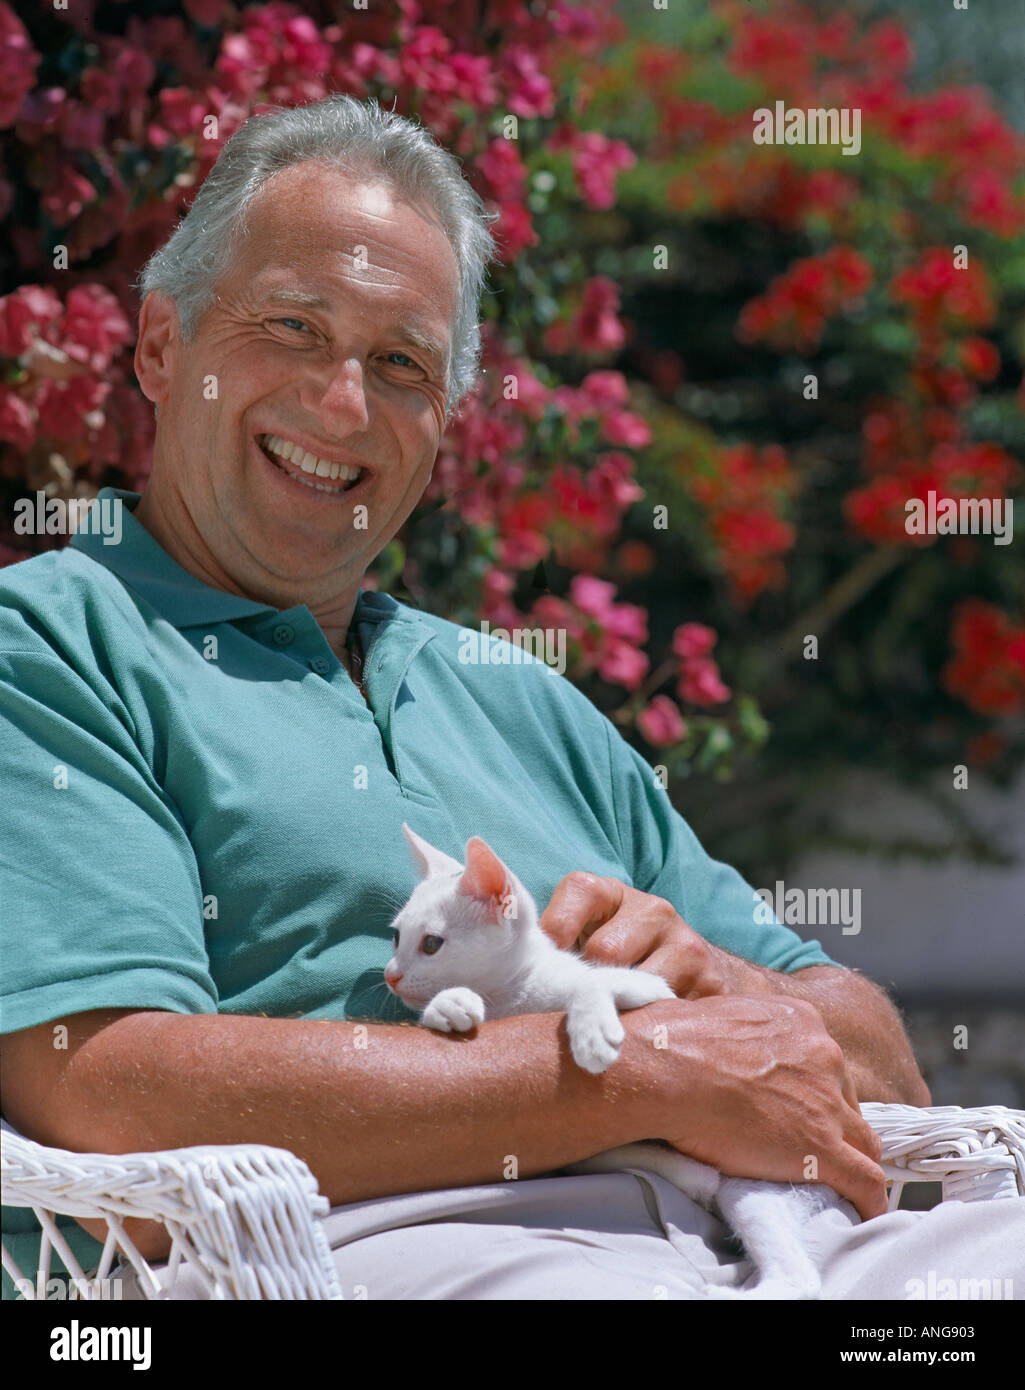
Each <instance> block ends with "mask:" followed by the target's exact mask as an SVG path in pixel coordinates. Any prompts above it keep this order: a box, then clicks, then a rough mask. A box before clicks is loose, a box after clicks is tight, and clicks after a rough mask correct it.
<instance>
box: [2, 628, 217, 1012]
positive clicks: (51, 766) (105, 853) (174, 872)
mask: <svg viewBox="0 0 1025 1390" xmlns="http://www.w3.org/2000/svg"><path fill="white" fill-rule="evenodd" d="M0 964H2V969H3V985H2V989H3V994H2V996H0V1031H2V1032H4V1033H10V1032H17V1031H19V1030H21V1029H24V1028H30V1027H33V1026H34V1025H36V1024H38V1023H45V1022H47V1021H49V1020H50V1019H53V1018H60V1017H61V1016H62V1015H66V1014H69V1013H80V1012H82V1011H83V1010H86V1009H97V1008H140V1009H147V1008H149V1009H167V1010H172V1011H175V1012H178V1013H216V1012H217V1005H218V999H217V990H216V987H215V985H214V982H213V980H212V978H211V976H210V969H209V960H208V957H207V952H206V948H205V942H204V932H203V898H202V890H201V886H200V882H199V874H198V870H197V865H196V861H195V856H194V854H193V851H192V846H191V844H190V842H189V838H188V835H187V833H186V831H185V828H184V826H183V825H182V823H181V819H180V817H179V815H178V814H177V812H176V810H175V808H174V806H173V805H172V803H171V801H170V799H169V798H168V797H167V796H166V795H165V793H164V792H163V791H162V789H161V788H160V787H159V785H158V784H157V782H156V780H155V778H154V777H153V775H152V772H151V770H150V768H149V766H148V765H147V763H146V760H145V758H144V756H143V754H142V752H141V751H140V749H139V748H138V746H137V745H136V742H135V740H134V738H133V731H132V728H131V721H130V719H129V718H128V715H127V711H126V710H125V708H124V706H123V705H121V704H120V701H119V700H118V699H117V697H116V693H115V692H114V691H113V689H112V688H104V689H102V690H98V689H96V688H94V687H93V685H91V684H90V683H89V682H88V681H87V680H86V679H85V678H84V677H83V676H81V675H80V674H79V673H78V672H77V671H76V670H75V668H74V667H73V666H72V665H71V664H70V663H68V662H66V661H64V660H63V659H62V658H61V657H60V656H59V655H58V654H56V653H55V652H53V651H52V650H47V651H45V652H43V651H33V650H27V651H14V652H8V653H6V654H5V653H0Z"/></svg>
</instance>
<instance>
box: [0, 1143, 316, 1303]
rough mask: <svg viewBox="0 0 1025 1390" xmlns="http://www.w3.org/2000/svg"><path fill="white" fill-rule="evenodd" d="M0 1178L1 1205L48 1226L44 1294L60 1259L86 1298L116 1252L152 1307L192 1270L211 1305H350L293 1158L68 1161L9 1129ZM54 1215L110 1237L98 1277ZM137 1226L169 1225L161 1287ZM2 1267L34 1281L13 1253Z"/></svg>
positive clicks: (312, 1193)
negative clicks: (82, 1221) (129, 1224)
mask: <svg viewBox="0 0 1025 1390" xmlns="http://www.w3.org/2000/svg"><path fill="white" fill-rule="evenodd" d="M0 1173H2V1201H3V1204H4V1205H5V1206H14V1207H30V1208H31V1209H32V1211H33V1212H34V1213H35V1215H36V1217H37V1218H38V1220H39V1222H40V1225H41V1226H42V1228H43V1239H42V1244H41V1246H40V1259H39V1272H38V1275H37V1281H36V1296H39V1293H40V1291H41V1290H42V1289H44V1288H45V1286H46V1281H47V1279H48V1277H49V1269H50V1259H51V1252H52V1251H53V1250H56V1251H57V1253H58V1254H59V1255H60V1258H61V1259H62V1260H63V1262H64V1264H65V1266H66V1268H67V1269H68V1271H69V1272H70V1274H71V1275H72V1277H73V1278H74V1279H75V1280H76V1282H77V1284H78V1287H79V1288H81V1289H84V1290H86V1296H87V1297H88V1296H89V1291H90V1290H93V1291H96V1290H98V1288H99V1287H100V1281H101V1280H103V1279H106V1278H108V1277H109V1274H110V1270H111V1266H112V1264H113V1261H114V1257H115V1255H117V1254H119V1255H120V1256H121V1258H122V1259H124V1260H127V1261H128V1262H129V1263H130V1264H131V1265H132V1266H133V1268H134V1269H135V1271H136V1273H137V1274H138V1276H139V1282H140V1285H141V1287H142V1290H143V1292H144V1294H145V1296H147V1297H150V1298H166V1297H168V1290H169V1288H170V1287H171V1285H172V1284H173V1281H174V1279H175V1277H176V1276H177V1274H178V1272H179V1270H180V1269H181V1268H183V1267H184V1266H185V1265H188V1266H189V1268H190V1269H191V1270H192V1271H193V1272H194V1273H195V1274H196V1275H197V1276H198V1277H199V1279H200V1280H201V1282H202V1284H203V1287H204V1289H205V1290H206V1293H207V1296H208V1297H210V1298H223V1299H278V1298H297V1299H308V1298H309V1299H340V1298H341V1297H342V1293H341V1287H340V1285H339V1282H338V1276H337V1273H336V1270H335V1267H334V1262H333V1261H332V1259H331V1252H330V1250H329V1248H328V1245H327V1239H326V1237H325V1235H324V1231H323V1227H322V1225H321V1222H320V1217H321V1216H323V1215H324V1214H325V1213H326V1212H327V1210H328V1209H329V1203H328V1200H327V1198H326V1197H322V1196H321V1195H320V1193H319V1192H318V1190H317V1184H316V1182H315V1180H314V1178H313V1175H312V1173H311V1172H310V1170H309V1168H308V1167H307V1166H306V1164H305V1163H303V1162H302V1161H301V1160H300V1159H298V1158H296V1157H295V1155H294V1154H291V1153H288V1152H287V1151H286V1150H284V1149H274V1148H268V1147H264V1146H262V1145H255V1144H246V1145H231V1146H227V1145H226V1146H211V1147H203V1148H198V1147H197V1148H188V1149H177V1150H172V1151H168V1152H163V1153H137V1154H123V1155H118V1156H112V1155H109V1154H80V1153H69V1152H67V1151H65V1150H63V1149H51V1148H47V1147H45V1146H44V1145H41V1144H36V1143H34V1142H32V1141H31V1140H28V1139H25V1138H24V1137H23V1136H22V1135H20V1134H18V1133H17V1132H16V1131H14V1130H13V1129H12V1128H11V1127H10V1125H8V1124H7V1123H6V1122H4V1123H3V1145H2V1155H0ZM55 1213H60V1214H62V1215H68V1216H77V1217H100V1218H105V1219H106V1221H107V1224H108V1231H109V1234H108V1236H107V1240H106V1243H105V1245H104V1247H103V1255H102V1257H101V1260H100V1264H99V1266H98V1268H97V1269H96V1270H95V1271H94V1272H93V1274H92V1276H91V1278H87V1276H86V1275H85V1273H84V1271H83V1270H82V1268H81V1266H80V1264H79V1262H78V1261H77V1260H76V1259H75V1256H74V1255H73V1254H72V1252H71V1250H70V1249H69V1247H68V1244H67V1241H66V1240H65V1238H64V1236H63V1235H62V1233H61V1230H60V1228H59V1227H58V1226H57V1223H56V1222H55V1220H54V1219H53V1214H55ZM132 1217H137V1218H139V1219H142V1220H148V1221H153V1220H156V1221H161V1222H163V1223H164V1225H165V1226H166V1227H167V1230H168V1231H169V1232H170V1234H171V1236H172V1240H173V1244H172V1249H171V1255H170V1260H169V1265H168V1272H167V1274H166V1275H165V1276H164V1277H163V1278H162V1280H161V1281H158V1280H157V1278H156V1276H155V1274H154V1273H153V1271H152V1270H151V1269H150V1266H149V1264H148V1263H147V1261H146V1260H145V1259H144V1257H143V1256H142V1255H141V1254H140V1253H139V1251H138V1250H137V1249H136V1247H135V1245H134V1244H133V1242H132V1240H131V1239H130V1238H129V1236H128V1235H127V1234H126V1233H125V1229H124V1222H125V1220H127V1219H129V1218H132ZM3 1266H4V1269H6V1270H7V1273H8V1274H9V1275H10V1276H11V1278H12V1279H15V1280H24V1279H25V1275H24V1274H23V1273H22V1271H21V1270H20V1269H19V1268H18V1266H17V1264H16V1262H15V1261H14V1260H13V1258H12V1257H11V1256H10V1254H9V1252H8V1250H7V1249H6V1247H4V1249H3ZM19 1287H22V1288H23V1287H24V1285H19Z"/></svg>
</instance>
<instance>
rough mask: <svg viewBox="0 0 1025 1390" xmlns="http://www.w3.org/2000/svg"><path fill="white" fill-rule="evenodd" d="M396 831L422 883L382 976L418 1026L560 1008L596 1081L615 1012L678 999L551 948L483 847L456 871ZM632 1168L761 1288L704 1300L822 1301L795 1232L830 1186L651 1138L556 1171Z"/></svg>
mask: <svg viewBox="0 0 1025 1390" xmlns="http://www.w3.org/2000/svg"><path fill="white" fill-rule="evenodd" d="M402 829H403V832H404V834H405V836H406V839H407V841H408V842H409V845H410V848H411V849H412V852H413V855H414V858H415V860H416V863H417V866H418V868H419V870H420V873H421V874H422V875H423V881H422V882H421V883H420V884H418V885H417V887H416V888H415V889H414V891H413V893H412V895H411V896H410V899H409V901H408V902H407V904H406V905H405V907H404V908H403V909H402V911H401V912H400V913H399V914H398V916H397V917H396V918H395V920H394V922H393V923H392V928H393V931H394V955H393V956H392V958H391V960H390V961H389V962H388V965H387V966H386V968H385V980H386V982H387V984H388V988H389V989H390V990H391V991H392V993H393V994H396V995H397V996H398V997H399V998H400V999H402V1000H403V1002H404V1003H406V1004H407V1005H408V1006H409V1007H410V1008H413V1009H419V1010H420V1011H421V1013H420V1022H421V1023H422V1024H423V1025H424V1026H425V1027H427V1028H434V1029H438V1030H440V1031H442V1032H446V1033H448V1032H456V1033H464V1032H467V1031H469V1030H470V1029H472V1028H475V1027H477V1025H478V1024H481V1023H483V1022H484V1019H485V1017H487V1018H509V1017H511V1016H512V1015H513V1014H530V1013H562V1012H565V1014H566V1028H567V1032H568V1034H569V1043H570V1050H571V1051H572V1053H573V1057H574V1060H575V1061H576V1062H577V1064H578V1066H580V1067H582V1068H583V1069H584V1070H585V1071H588V1072H591V1073H593V1074H598V1073H600V1072H603V1071H605V1070H606V1069H607V1068H608V1067H610V1066H611V1065H612V1063H613V1062H615V1061H616V1059H617V1058H618V1056H619V1052H620V1048H621V1046H622V1043H623V1039H624V1037H625V1033H624V1030H623V1025H622V1023H621V1022H620V1019H619V1010H620V1009H637V1008H640V1007H642V1006H643V1005H644V1004H650V1003H652V1002H653V1001H654V1000H656V999H673V998H675V995H674V993H673V991H672V989H671V988H670V987H669V985H668V984H667V983H666V981H665V980H664V979H663V978H662V977H661V976H660V975H653V974H651V973H650V972H648V971H644V970H634V969H627V968H624V967H621V966H607V965H595V964H592V963H591V962H590V961H585V960H583V959H582V958H581V957H580V956H578V955H576V954H574V953H572V952H569V951H560V950H559V948H558V947H557V946H556V945H555V943H554V942H553V941H552V940H551V939H550V938H549V937H548V936H547V935H546V934H545V933H544V932H543V931H542V930H541V927H540V926H539V925H538V914H537V908H536V905H535V903H534V900H533V898H532V897H531V895H530V894H529V893H528V892H527V890H526V889H525V888H524V887H523V885H522V884H521V883H520V881H519V879H518V878H517V877H516V875H515V874H514V873H512V871H511V870H510V869H508V868H506V866H505V864H503V863H502V861H501V859H499V857H498V856H497V855H496V854H495V853H494V851H493V850H492V849H490V848H489V847H488V845H486V844H485V843H484V841H483V840H481V839H477V838H476V837H475V838H474V839H472V840H470V842H469V843H468V844H467V846H466V867H465V868H464V867H463V865H462V864H459V863H457V861H456V860H455V859H452V858H450V856H449V855H447V854H443V853H442V852H441V851H440V850H437V849H435V848H434V846H433V845H430V844H428V843H427V841H426V840H423V839H421V838H420V836H419V835H416V834H415V833H414V832H413V831H412V830H410V828H409V826H408V825H403V827H402ZM633 1168H636V1169H641V1170H645V1169H646V1170H647V1171H649V1172H654V1173H657V1174H658V1175H659V1176H661V1177H664V1178H666V1179H667V1180H668V1181H669V1182H671V1183H672V1184H673V1185H674V1186H675V1187H678V1188H679V1189H680V1190H681V1191H682V1192H684V1193H685V1194H686V1195H687V1196H688V1197H690V1198H692V1199H693V1200H694V1201H696V1202H699V1203H701V1205H702V1206H704V1207H706V1208H708V1209H709V1210H713V1211H718V1213H719V1214H720V1215H721V1216H722V1218H723V1219H724V1220H725V1221H726V1222H727V1223H728V1224H729V1226H730V1228H731V1229H732V1230H733V1231H735V1232H736V1234H737V1235H738V1236H739V1237H740V1239H741V1240H742V1241H743V1244H744V1249H745V1251H746V1253H747V1256H748V1258H749V1259H750V1260H751V1261H752V1263H753V1264H754V1265H755V1267H756V1269H757V1270H758V1271H759V1272H760V1274H761V1276H762V1278H761V1281H760V1282H759V1283H758V1285H757V1286H756V1287H755V1288H754V1289H752V1290H750V1291H748V1292H745V1293H742V1292H740V1291H739V1290H734V1289H728V1288H722V1287H719V1286H714V1285H710V1286H708V1288H707V1290H706V1293H707V1296H708V1297H712V1298H737V1297H753V1298H790V1299H793V1298H817V1297H819V1295H820V1289H821V1281H820V1278H819V1274H818V1271H817V1270H816V1268H815V1265H814V1263H813V1261H812V1259H811V1257H810V1255H809V1252H808V1250H807V1248H806V1246H805V1243H804V1232H803V1229H802V1228H803V1227H804V1226H805V1224H806V1222H807V1221H808V1219H809V1217H811V1216H812V1215H814V1214H815V1213H816V1212H819V1211H823V1210H825V1209H826V1208H827V1207H835V1206H838V1205H839V1200H840V1199H839V1198H838V1197H837V1196H836V1194H835V1193H834V1192H832V1191H831V1190H830V1189H829V1188H828V1187H825V1186H823V1185H822V1184H821V1183H816V1184H808V1185H803V1186H801V1187H790V1186H787V1185H784V1184H781V1183H769V1182H758V1181H754V1180H750V1179H747V1178H726V1177H723V1176H722V1175H721V1174H720V1173H719V1172H717V1171H716V1169H714V1168H710V1167H709V1166H708V1165H707V1164H705V1163H699V1162H698V1161H697V1160H696V1159H692V1158H687V1157H686V1156H685V1155H683V1154H681V1153H679V1152H678V1151H677V1150H676V1149H674V1148H672V1147H671V1146H664V1145H663V1144H661V1143H660V1142H658V1141H656V1142H652V1143H646V1144H627V1145H625V1146H623V1147H622V1148H618V1149H610V1150H609V1151H608V1152H606V1153H602V1154H598V1155H597V1156H596V1157H594V1158H591V1159H587V1160H586V1161H585V1162H583V1163H575V1164H572V1165H570V1166H569V1167H567V1168H565V1169H563V1170H560V1171H563V1172H566V1173H573V1174H577V1173H595V1172H621V1171H623V1170H624V1169H633Z"/></svg>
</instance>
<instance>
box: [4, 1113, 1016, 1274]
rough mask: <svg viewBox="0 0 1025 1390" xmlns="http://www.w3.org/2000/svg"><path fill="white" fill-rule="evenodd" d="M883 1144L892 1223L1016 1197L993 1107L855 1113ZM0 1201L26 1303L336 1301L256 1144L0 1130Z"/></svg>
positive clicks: (1009, 1116)
mask: <svg viewBox="0 0 1025 1390" xmlns="http://www.w3.org/2000/svg"><path fill="white" fill-rule="evenodd" d="M861 1108H862V1112H863V1113H864V1115H865V1118H866V1119H867V1120H868V1122H869V1124H870V1125H872V1127H873V1128H874V1129H875V1130H876V1132H877V1133H878V1134H879V1136H880V1138H881V1139H882V1141H883V1157H882V1167H883V1171H884V1172H885V1173H886V1177H887V1179H888V1181H889V1182H890V1184H891V1188H890V1199H889V1204H890V1208H891V1210H892V1209H894V1208H895V1207H896V1206H897V1205H898V1203H899V1201H900V1194H901V1190H902V1189H903V1187H904V1185H905V1184H906V1183H908V1182H940V1183H942V1187H943V1198H944V1200H947V1201H961V1202H965V1201H979V1200H992V1199H1000V1198H1004V1197H1020V1196H1025V1111H1021V1110H1010V1109H1008V1108H1007V1106H1004V1105H989V1106H980V1107H977V1108H975V1109H970V1110H966V1109H962V1108H961V1107H960V1106H957V1105H941V1106H933V1107H932V1108H929V1109H917V1108H916V1107H914V1106H911V1105H879V1104H867V1105H863V1106H862V1107H861ZM0 1166H2V1201H3V1204H4V1205H5V1206H13V1207H30V1208H31V1209H32V1210H33V1211H34V1212H35V1214H36V1217H37V1218H38V1220H39V1222H40V1224H41V1226H42V1228H43V1237H42V1243H41V1246H40V1261H39V1272H38V1275H37V1280H36V1283H35V1285H34V1286H33V1287H32V1290H31V1292H29V1290H28V1287H27V1285H28V1284H30V1282H31V1281H28V1280H25V1276H24V1275H23V1274H22V1271H21V1270H20V1269H19V1268H18V1266H17V1264H16V1263H15V1261H14V1260H13V1258H12V1257H11V1256H10V1254H9V1253H8V1250H7V1247H6V1246H4V1247H3V1266H4V1269H6V1270H7V1272H8V1274H9V1275H10V1276H11V1278H12V1279H15V1280H24V1281H25V1282H24V1283H22V1284H20V1285H19V1288H21V1289H22V1290H24V1294H23V1296H27V1297H31V1298H36V1297H42V1296H44V1293H43V1291H44V1290H45V1289H46V1286H47V1281H48V1279H49V1278H50V1263H51V1256H52V1252H53V1250H56V1251H57V1253H58V1254H59V1255H60V1257H61V1259H62V1260H63V1261H64V1264H65V1266H66V1267H67V1269H68V1271H69V1272H70V1274H71V1276H72V1278H73V1280H74V1281H75V1283H74V1284H73V1285H72V1294H73V1295H77V1296H79V1297H84V1298H98V1297H100V1289H101V1287H102V1286H101V1281H102V1280H104V1279H107V1278H109V1276H110V1271H111V1268H112V1266H113V1261H114V1257H115V1255H116V1254H119V1255H120V1257H121V1259H122V1260H124V1261H125V1262H126V1263H128V1264H130V1265H131V1266H132V1267H133V1268H134V1270H135V1272H136V1274H137V1275H138V1280H139V1285H140V1288H141V1291H142V1294H143V1297H145V1298H151V1299H166V1298H169V1297H171V1289H172V1287H173V1284H174V1280H175V1279H176V1277H178V1276H179V1275H180V1274H181V1272H182V1271H183V1270H184V1269H186V1268H188V1269H190V1270H191V1271H193V1272H194V1273H195V1274H196V1275H197V1276H198V1277H199V1278H200V1280H201V1285H202V1287H203V1288H204V1289H205V1290H206V1291H207V1294H208V1296H209V1297H210V1298H212V1299H288V1298H294V1299H340V1298H341V1297H342V1292H341V1288H340V1286H339V1282H338V1277H337V1273H336V1271H335V1267H334V1263H333V1261H332V1259H331V1253H330V1250H329V1249H328V1245H327V1240H326V1237H325V1235H324V1231H323V1227H322V1225H321V1222H320V1218H321V1217H322V1216H323V1215H324V1214H325V1213H326V1212H327V1210H328V1207H329V1204H328V1200H327V1198H326V1197H322V1196H321V1195H320V1194H319V1193H318V1191H317V1185H316V1182H315V1181H314V1179H313V1175H312V1174H311V1173H310V1170H309V1169H308V1168H307V1166H306V1164H305V1163H303V1162H302V1161H301V1160H300V1159H298V1158H296V1157H295V1155H294V1154H290V1153H288V1152H287V1151H286V1150H284V1149H272V1148H265V1147H262V1146H259V1145H240V1146H237V1147H212V1148H189V1149H177V1150H174V1151H170V1152H165V1153H140V1154H124V1155H121V1156H118V1157H112V1156H109V1155H106V1154H77V1153H68V1152H66V1151H65V1150H63V1149H49V1148H45V1147H44V1146H43V1145H41V1144H36V1143H33V1142H32V1141H31V1140H28V1139H25V1138H24V1137H23V1136H21V1135H19V1134H17V1133H16V1132H15V1131H14V1130H12V1129H11V1127H10V1126H9V1125H8V1124H6V1123H4V1124H3V1146H2V1164H0ZM56 1213H61V1214H66V1215H69V1216H81V1217H99V1218H105V1219H106V1221H107V1226H108V1236H107V1240H106V1243H105V1245H104V1248H103V1255H102V1257H101V1259H100V1263H99V1265H98V1266H97V1268H96V1269H94V1270H92V1271H90V1272H89V1273H88V1274H87V1273H86V1272H85V1271H84V1270H83V1269H82V1268H81V1265H80V1264H79V1262H78V1261H77V1260H76V1259H75V1257H74V1255H73V1254H72V1252H71V1250H70V1249H69V1248H68V1245H67V1241H66V1240H65V1238H64V1237H63V1236H62V1234H61V1232H60V1230H59V1228H58V1227H57V1225H56V1222H55V1221H54V1215H55V1214H56ZM131 1217H140V1218H143V1219H146V1220H159V1221H162V1222H163V1223H164V1224H165V1226H166V1227H167V1229H168V1231H169V1232H170V1234H171V1236H172V1240H173V1244H172V1252H171V1257H170V1260H169V1262H168V1267H167V1270H166V1271H162V1274H161V1279H160V1280H159V1281H158V1279H157V1277H156V1275H155V1274H154V1272H153V1270H152V1269H151V1268H150V1266H149V1264H148V1263H147V1261H146V1260H145V1259H144V1258H143V1257H142V1255H140V1253H139V1251H138V1250H137V1249H136V1248H135V1246H134V1244H133V1243H132V1241H131V1240H130V1239H129V1238H128V1236H127V1235H126V1233H125V1230H124V1225H123V1223H124V1221H125V1219H127V1218H131Z"/></svg>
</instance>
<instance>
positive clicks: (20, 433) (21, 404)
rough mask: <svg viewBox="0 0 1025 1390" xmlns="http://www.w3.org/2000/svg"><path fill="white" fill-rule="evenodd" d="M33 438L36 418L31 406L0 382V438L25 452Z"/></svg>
mask: <svg viewBox="0 0 1025 1390" xmlns="http://www.w3.org/2000/svg"><path fill="white" fill-rule="evenodd" d="M35 438H36V420H35V414H34V413H33V410H32V407H31V406H30V405H29V404H28V402H27V401H25V400H23V399H22V397H21V396H19V395H18V394H17V393H16V392H14V391H12V390H11V388H10V387H9V386H4V385H3V383H2V382H0V439H2V440H4V441H5V442H6V443H8V444H13V445H14V447H15V448H16V449H20V450H21V451H22V452H23V453H27V452H28V450H29V449H31V447H32V445H33V444H34V443H35Z"/></svg>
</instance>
